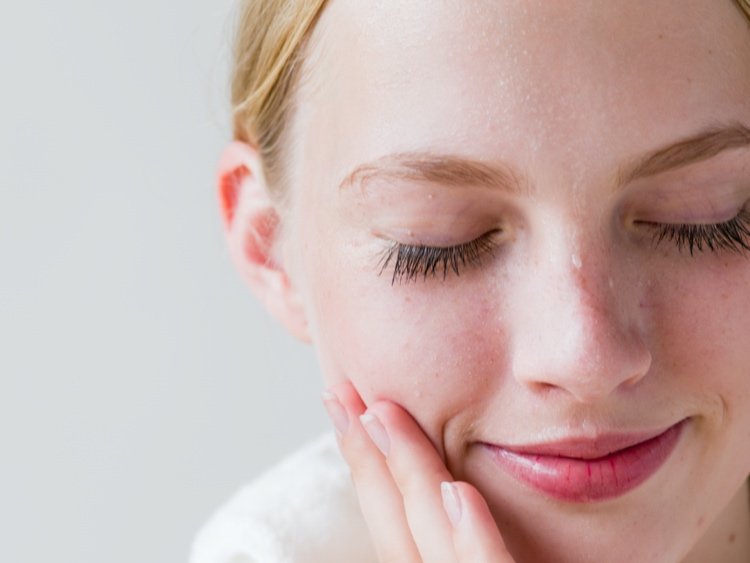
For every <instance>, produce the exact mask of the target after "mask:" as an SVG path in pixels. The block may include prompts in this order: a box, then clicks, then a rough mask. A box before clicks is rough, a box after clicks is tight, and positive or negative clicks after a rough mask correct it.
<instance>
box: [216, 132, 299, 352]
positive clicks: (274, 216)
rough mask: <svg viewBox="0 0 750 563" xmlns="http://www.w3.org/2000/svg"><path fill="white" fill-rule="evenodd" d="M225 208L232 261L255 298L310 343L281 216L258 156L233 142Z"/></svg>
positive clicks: (221, 192)
mask: <svg viewBox="0 0 750 563" xmlns="http://www.w3.org/2000/svg"><path fill="white" fill-rule="evenodd" d="M217 188H218V197H219V207H220V210H221V215H222V219H223V222H224V232H225V234H226V239H227V244H228V245H229V250H230V253H231V256H232V260H233V261H234V263H235V265H236V266H237V268H238V269H239V271H240V273H241V274H242V277H243V278H244V279H245V281H247V283H248V285H250V288H251V289H252V290H253V292H254V293H255V295H256V296H257V297H258V298H259V299H260V300H261V301H262V302H263V303H264V305H265V306H266V308H267V309H268V310H269V311H270V312H271V314H272V315H273V316H274V317H276V318H277V319H278V320H279V321H280V322H281V323H282V324H283V325H284V326H285V327H286V328H287V329H288V330H289V331H290V332H291V333H292V334H293V335H294V336H296V337H297V338H299V339H300V340H302V341H304V342H309V341H310V336H309V332H308V325H307V320H306V316H305V311H304V307H303V304H302V301H301V299H300V296H299V294H298V292H297V291H296V289H295V288H294V287H293V286H292V284H291V281H290V279H289V276H288V271H287V265H286V264H284V263H283V259H282V258H281V255H282V253H280V252H278V245H279V244H280V240H279V239H280V228H279V227H280V215H279V210H278V208H277V206H276V205H275V204H274V202H273V200H272V198H271V196H270V194H269V192H268V189H267V186H266V183H265V180H264V178H263V169H262V166H261V161H260V158H259V155H258V152H257V150H256V149H255V148H253V147H251V146H250V145H247V144H245V143H240V142H233V143H232V144H230V145H229V146H228V147H227V148H226V149H225V150H224V153H223V154H222V156H221V159H220V161H219V167H218V171H217Z"/></svg>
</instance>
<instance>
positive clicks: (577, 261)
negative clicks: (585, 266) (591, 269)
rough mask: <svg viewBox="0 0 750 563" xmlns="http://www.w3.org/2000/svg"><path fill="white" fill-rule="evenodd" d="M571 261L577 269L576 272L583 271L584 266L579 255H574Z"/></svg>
mask: <svg viewBox="0 0 750 563" xmlns="http://www.w3.org/2000/svg"><path fill="white" fill-rule="evenodd" d="M570 261H571V262H573V266H575V267H576V270H580V269H581V265H582V262H581V257H580V256H579V255H578V254H577V253H576V254H573V256H571V257H570Z"/></svg>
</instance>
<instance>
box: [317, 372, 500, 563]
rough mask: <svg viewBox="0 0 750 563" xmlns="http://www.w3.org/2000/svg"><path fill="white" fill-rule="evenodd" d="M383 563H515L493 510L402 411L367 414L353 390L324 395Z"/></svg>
mask: <svg viewBox="0 0 750 563" xmlns="http://www.w3.org/2000/svg"><path fill="white" fill-rule="evenodd" d="M323 401H324V404H325V406H326V409H327V410H328V412H329V414H330V416H331V418H332V419H333V421H334V425H335V426H336V429H337V436H338V443H339V447H340V448H341V452H342V454H343V456H344V458H345V459H346V461H347V463H348V464H349V466H350V468H351V472H352V480H353V481H354V486H355V488H356V490H357V496H358V497H359V503H360V507H361V509H362V513H363V515H364V518H365V521H366V522H367V526H368V528H369V530H370V535H371V537H372V539H373V543H374V545H375V549H376V551H377V554H378V559H379V560H380V561H381V562H382V563H394V562H398V563H444V562H445V563H447V562H451V563H463V562H466V563H512V562H513V558H512V557H511V555H510V554H509V553H508V550H507V549H506V547H505V544H504V542H503V539H502V537H501V536H500V532H499V531H498V529H497V526H496V524H495V521H494V520H493V518H492V515H491V514H490V511H489V508H488V507H487V503H486V502H485V501H484V499H483V498H482V496H481V495H480V494H479V492H478V491H477V490H476V489H475V488H474V487H473V486H471V485H469V484H468V483H462V482H454V481H453V478H452V476H451V475H450V473H449V472H448V470H447V469H446V467H445V464H444V463H443V461H442V459H441V458H440V455H439V454H438V452H437V451H436V450H435V448H434V446H433V445H432V443H431V442H430V440H429V439H428V438H427V436H425V434H424V433H423V432H422V430H421V429H420V428H419V426H418V425H417V423H416V422H415V421H414V419H413V418H412V417H411V416H410V415H409V414H408V413H407V412H406V411H405V410H404V409H402V408H401V407H399V406H398V405H396V404H394V403H392V402H389V401H378V402H376V403H375V404H373V405H371V406H370V408H369V409H368V408H367V407H366V406H365V404H364V403H363V401H362V399H361V398H360V396H359V394H358V393H357V391H356V390H355V389H354V387H353V386H352V385H351V383H348V382H347V383H343V384H341V385H337V386H335V387H334V388H332V389H331V390H329V391H326V392H325V393H324V394H323Z"/></svg>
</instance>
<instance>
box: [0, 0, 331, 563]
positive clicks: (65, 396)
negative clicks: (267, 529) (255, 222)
mask: <svg viewBox="0 0 750 563" xmlns="http://www.w3.org/2000/svg"><path fill="white" fill-rule="evenodd" d="M233 13H234V3H233V2H230V1H228V0H221V1H219V2H205V1H204V2H199V1H197V0H185V1H183V2H179V3H178V2H167V1H166V0H129V1H127V2H102V1H101V0H97V1H95V0H88V1H87V0H72V1H71V0H68V1H64V2H59V1H57V2H55V1H51V0H50V1H41V0H26V1H24V2H13V3H10V2H5V3H4V4H3V8H2V10H1V11H0V14H1V15H0V85H1V87H0V100H1V101H2V103H1V104H0V259H1V261H0V274H1V275H0V343H1V344H0V346H2V348H1V349H0V445H1V449H0V456H1V457H0V560H2V561H7V562H13V563H24V562H40V563H41V562H55V563H84V562H85V563H88V562H92V563H93V562H97V563H99V562H107V563H119V562H123V563H124V562H127V563H137V562H165V563H166V562H172V561H184V560H186V558H187V553H188V548H189V544H190V541H191V539H192V537H193V535H194V533H195V532H196V530H197V529H198V527H199V526H200V525H201V523H202V522H204V521H205V520H206V518H208V516H209V515H210V514H211V512H212V511H213V510H214V509H215V508H216V507H217V506H218V505H219V504H220V503H221V502H222V501H223V500H224V499H226V498H227V497H228V496H229V495H230V494H231V493H232V492H233V491H235V490H236V489H237V488H238V487H239V486H240V485H241V484H242V483H243V482H246V481H247V480H249V479H250V478H252V477H253V476H255V475H257V474H258V473H259V472H260V471H261V470H262V469H263V468H265V467H267V466H268V465H269V464H271V463H272V462H273V461H275V460H277V459H278V458H279V457H280V456H282V455H283V454H284V453H285V452H288V451H290V450H292V449H294V448H295V447H296V446H298V445H299V444H301V443H303V442H304V441H305V440H306V439H308V438H311V437H312V436H314V435H317V434H318V433H320V432H321V431H323V430H324V429H325V428H326V427H327V421H326V420H325V415H324V413H323V409H322V407H321V406H320V404H319V403H320V401H319V391H320V389H321V383H320V376H319V374H318V371H317V367H316V365H315V361H314V356H313V353H312V350H310V349H309V348H307V347H303V346H302V345H299V344H297V343H296V342H295V341H294V340H293V339H292V338H291V336H288V335H286V334H285V333H284V332H283V329H282V328H281V327H279V326H278V325H277V324H276V323H275V322H274V321H273V320H272V319H270V318H269V317H268V316H267V315H266V313H265V312H264V311H263V310H262V309H261V308H260V306H259V305H258V304H256V303H255V301H254V300H253V297H252V295H251V294H250V291H249V290H248V289H247V288H246V287H245V286H244V285H243V282H242V281H241V280H240V278H239V276H238V275H237V274H236V273H235V272H234V270H233V268H232V265H231V263H230V261H229V259H228V253H227V252H226V251H225V249H224V243H223V235H222V232H221V225H220V220H219V214H218V211H217V205H216V199H215V195H214V185H213V182H214V170H215V163H216V162H217V159H218V156H219V154H220V151H221V148H222V146H223V144H224V143H225V142H226V140H227V139H228V138H229V117H228V116H229V108H228V103H227V102H226V100H225V98H226V94H225V92H226V81H227V72H228V71H227V68H228V59H229V56H228V53H229V44H230V41H231V37H232V34H233V21H234V20H233Z"/></svg>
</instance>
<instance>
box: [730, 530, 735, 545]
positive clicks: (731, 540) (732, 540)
mask: <svg viewBox="0 0 750 563" xmlns="http://www.w3.org/2000/svg"><path fill="white" fill-rule="evenodd" d="M736 539H737V535H736V534H735V533H734V532H732V533H731V534H729V543H734V540H736Z"/></svg>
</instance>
